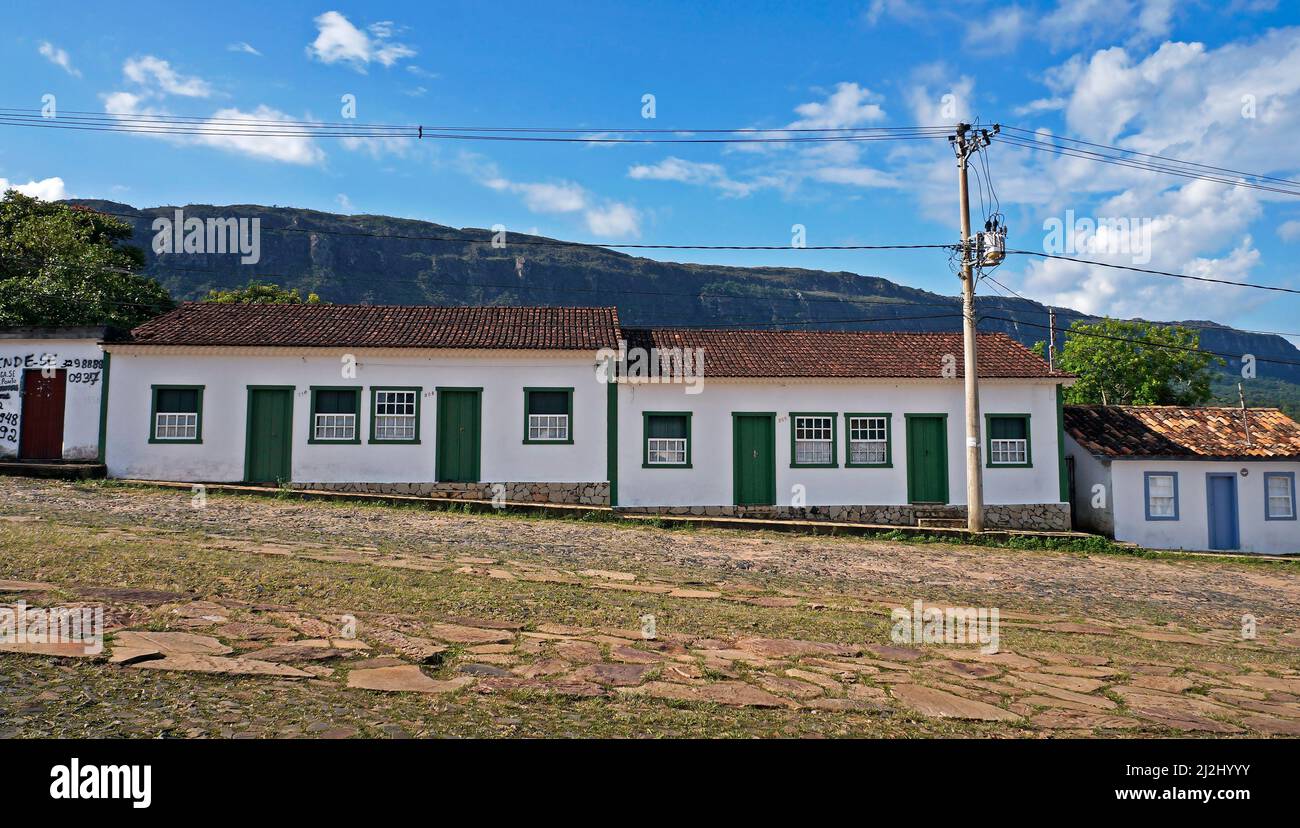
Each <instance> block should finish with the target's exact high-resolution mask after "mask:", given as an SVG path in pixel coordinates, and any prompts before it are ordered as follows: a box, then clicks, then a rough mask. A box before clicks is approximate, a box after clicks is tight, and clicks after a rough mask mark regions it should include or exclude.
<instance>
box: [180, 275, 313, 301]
mask: <svg viewBox="0 0 1300 828" xmlns="http://www.w3.org/2000/svg"><path fill="white" fill-rule="evenodd" d="M203 301H204V302H216V303H218V304H222V305H238V304H242V305H319V304H320V303H321V301H320V297H319V296H317V295H316V294H314V293H309V294H307V298H306V299H304V298H302V295H301V294H299V293H298V289H297V288H293V289H289V288H282V287H280V286H279V285H277V284H274V283H272V282H259V281H258V280H256V279H254V280H252V281H250V282H249V283H248V284H247V285H245V286H244V287H240V288H230V289H228V290H210V291H208V295H207V296H206V297H204V299H203Z"/></svg>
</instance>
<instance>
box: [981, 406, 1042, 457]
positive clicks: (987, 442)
mask: <svg viewBox="0 0 1300 828" xmlns="http://www.w3.org/2000/svg"><path fill="white" fill-rule="evenodd" d="M1009 419H1017V420H1023V421H1024V423H1025V462H1023V463H994V462H993V421H994V420H1009ZM999 439H1001V438H999ZM1033 467H1034V433H1033V419H1032V415H1030V414H1021V413H1009V414H985V415H984V468H986V469H1032V468H1033Z"/></svg>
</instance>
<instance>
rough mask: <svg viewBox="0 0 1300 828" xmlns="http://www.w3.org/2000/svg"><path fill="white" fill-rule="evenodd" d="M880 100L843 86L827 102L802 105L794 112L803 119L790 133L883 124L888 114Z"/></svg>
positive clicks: (852, 85)
mask: <svg viewBox="0 0 1300 828" xmlns="http://www.w3.org/2000/svg"><path fill="white" fill-rule="evenodd" d="M880 100H881V97H880V96H879V95H877V94H875V93H874V92H872V91H871V90H870V89H867V88H866V87H865V86H858V85H857V84H856V83H848V82H841V83H837V84H835V91H834V92H832V93H831V94H830V95H828V96H827V97H826V100H824V101H811V102H809V103H803V104H799V105H798V106H796V107H795V108H794V111H795V112H796V113H797V114H799V115H800V116H801V117H800V118H799V120H797V121H793V122H792V123H791V124H790V125H789V128H790V129H841V128H848V127H860V126H866V125H867V124H873V123H876V122H877V121H882V120H884V118H885V110H884V109H882V108H881V107H880V104H879V103H877V102H878V101H880Z"/></svg>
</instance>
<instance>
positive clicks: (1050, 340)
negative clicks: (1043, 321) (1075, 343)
mask: <svg viewBox="0 0 1300 828" xmlns="http://www.w3.org/2000/svg"><path fill="white" fill-rule="evenodd" d="M1047 370H1049V371H1054V370H1056V308H1048V309H1047Z"/></svg>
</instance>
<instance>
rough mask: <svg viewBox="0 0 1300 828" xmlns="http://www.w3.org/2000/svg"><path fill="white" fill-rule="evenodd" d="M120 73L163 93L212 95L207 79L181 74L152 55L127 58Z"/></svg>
mask: <svg viewBox="0 0 1300 828" xmlns="http://www.w3.org/2000/svg"><path fill="white" fill-rule="evenodd" d="M122 74H123V75H125V76H126V78H127V80H129V81H132V82H133V83H137V84H139V85H140V86H143V87H145V88H146V89H152V90H156V91H157V92H159V93H162V94H165V95H180V96H182V97H186V98H207V97H210V96H211V95H212V86H211V85H210V84H209V83H208V82H207V81H205V80H203V79H202V78H199V77H196V76H194V75H182V74H180V73H179V72H177V71H176V70H175V69H173V68H172V65H171V64H170V63H169V62H167V61H165V60H163V59H162V58H158V57H154V56H153V55H142V56H141V57H133V58H128V59H127V61H126V63H123V64H122Z"/></svg>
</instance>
